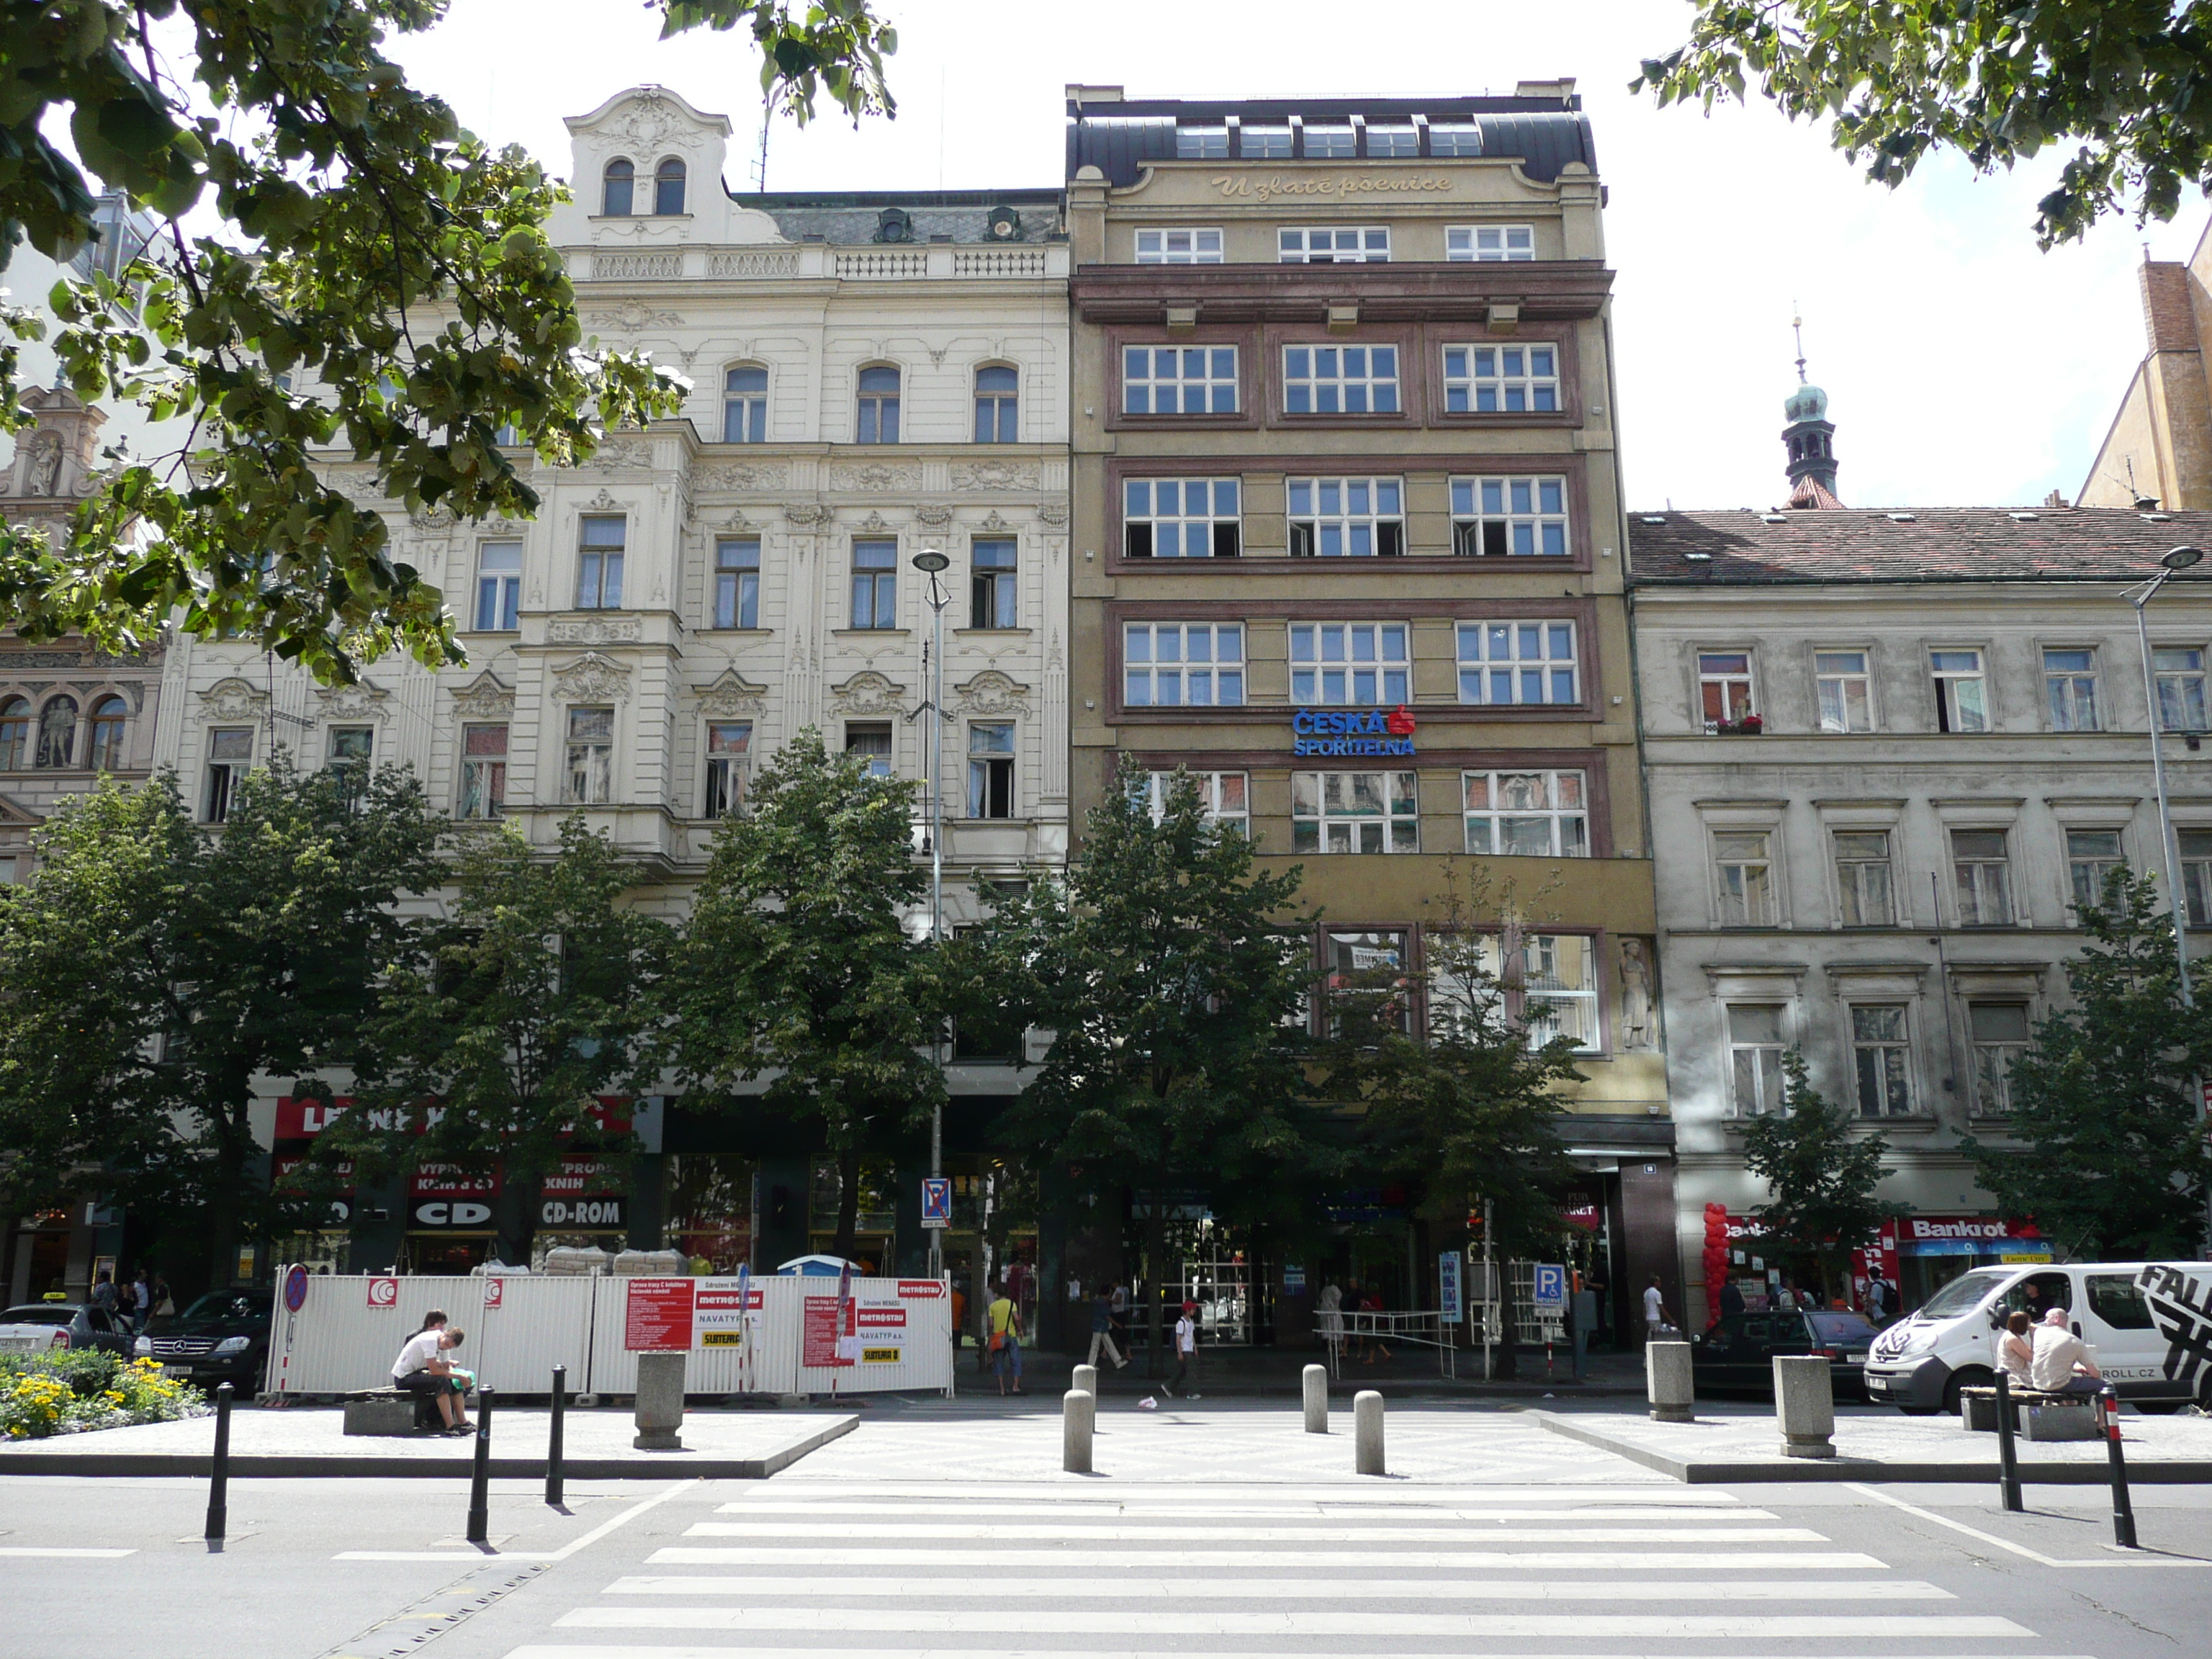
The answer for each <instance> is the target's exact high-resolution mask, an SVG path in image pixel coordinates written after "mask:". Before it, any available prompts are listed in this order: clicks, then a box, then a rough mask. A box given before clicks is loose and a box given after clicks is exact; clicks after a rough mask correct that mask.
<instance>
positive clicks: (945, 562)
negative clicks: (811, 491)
mask: <svg viewBox="0 0 2212 1659" xmlns="http://www.w3.org/2000/svg"><path fill="white" fill-rule="evenodd" d="M2166 556H2167V557H2168V558H2172V554H2171V553H2169V554H2167V555H2166ZM2191 562H2192V563H2193V562H2195V561H2193V560H2192V561H2191ZM951 563H952V561H951V560H950V559H948V558H946V557H945V555H944V554H942V553H940V552H939V551H938V550H937V549H935V548H933V547H925V548H923V549H922V550H921V552H919V553H917V554H915V556H914V568H915V569H916V570H921V571H926V572H927V574H930V575H933V576H934V575H935V574H937V573H938V572H939V571H940V570H944V569H947V568H950V567H951Z"/></svg>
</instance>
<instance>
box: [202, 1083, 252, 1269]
mask: <svg viewBox="0 0 2212 1659" xmlns="http://www.w3.org/2000/svg"><path fill="white" fill-rule="evenodd" d="M250 1094H251V1091H250V1089H241V1090H240V1091H238V1092H237V1093H235V1094H234V1095H233V1096H232V1097H231V1098H232V1099H233V1100H236V1099H241V1098H248V1097H250ZM215 1114H216V1122H215V1131H216V1139H215V1169H216V1179H215V1183H214V1190H213V1191H212V1192H211V1193H210V1194H209V1197H208V1288H209V1289H210V1290H215V1291H221V1290H227V1289H228V1288H229V1286H230V1281H231V1279H232V1276H233V1274H234V1273H235V1271H236V1269H237V1267H238V1231H239V1227H238V1223H239V1209H240V1204H239V1199H240V1194H242V1193H243V1192H244V1190H245V1186H246V1157H247V1154H248V1149H249V1148H251V1147H252V1145H253V1141H252V1130H251V1129H250V1128H248V1127H246V1126H244V1125H242V1124H240V1123H239V1122H238V1121H236V1119H235V1118H234V1116H233V1115H232V1111H231V1108H230V1106H229V1104H228V1103H223V1104H221V1105H218V1106H216V1109H215Z"/></svg>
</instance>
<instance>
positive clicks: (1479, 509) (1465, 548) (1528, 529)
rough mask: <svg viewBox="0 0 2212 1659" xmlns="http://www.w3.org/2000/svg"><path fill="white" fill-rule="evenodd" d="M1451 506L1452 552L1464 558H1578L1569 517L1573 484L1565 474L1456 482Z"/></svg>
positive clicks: (1522, 474)
mask: <svg viewBox="0 0 2212 1659" xmlns="http://www.w3.org/2000/svg"><path fill="white" fill-rule="evenodd" d="M1451 501H1452V551H1453V552H1454V553H1455V554H1457V555H1459V556H1461V557H1462V558H1512V559H1565V558H1571V557H1573V556H1574V550H1575V541H1574V533H1573V528H1572V526H1571V524H1570V523H1569V521H1568V517H1567V478H1566V475H1565V473H1563V472H1505V473H1492V474H1489V475H1486V476H1485V475H1469V476H1466V477H1455V478H1454V479H1453V480H1452V481H1451ZM1501 543H1502V544H1503V546H1502V547H1501V546H1500V545H1499V544H1501Z"/></svg>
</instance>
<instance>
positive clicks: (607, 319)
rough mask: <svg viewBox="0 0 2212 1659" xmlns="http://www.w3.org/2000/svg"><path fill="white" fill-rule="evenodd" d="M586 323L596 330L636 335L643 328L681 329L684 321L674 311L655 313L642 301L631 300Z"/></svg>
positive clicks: (592, 317)
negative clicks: (612, 330) (609, 330)
mask: <svg viewBox="0 0 2212 1659" xmlns="http://www.w3.org/2000/svg"><path fill="white" fill-rule="evenodd" d="M584 321H585V322H586V324H588V325H591V326H592V327H594V328H613V329H619V330H621V331H623V333H625V334H635V333H636V332H637V331H639V330H640V329H642V328H681V327H683V326H684V319H683V318H682V317H681V316H680V315H678V313H675V312H673V311H655V310H654V309H653V307H651V306H648V305H647V304H646V302H645V301H642V300H640V299H636V298H631V299H628V300H624V301H623V302H622V303H621V304H620V305H618V306H614V307H610V308H608V309H606V310H604V311H595V312H593V313H591V315H589V316H588V317H586V318H585V319H584Z"/></svg>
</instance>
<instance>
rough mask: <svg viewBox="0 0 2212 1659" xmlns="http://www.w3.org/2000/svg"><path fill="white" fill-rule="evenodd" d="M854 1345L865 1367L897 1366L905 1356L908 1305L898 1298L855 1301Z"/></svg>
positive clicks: (867, 1298)
mask: <svg viewBox="0 0 2212 1659" xmlns="http://www.w3.org/2000/svg"><path fill="white" fill-rule="evenodd" d="M853 1325H854V1335H855V1336H856V1337H857V1338H858V1339H859V1340H858V1342H857V1343H856V1344H855V1345H854V1346H857V1347H858V1348H859V1350H860V1364H863V1365H896V1364H900V1363H901V1362H902V1360H903V1359H904V1358H905V1356H906V1304H905V1303H903V1302H902V1301H901V1300H900V1299H899V1298H898V1297H895V1296H864V1297H855V1298H854V1319H853Z"/></svg>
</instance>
